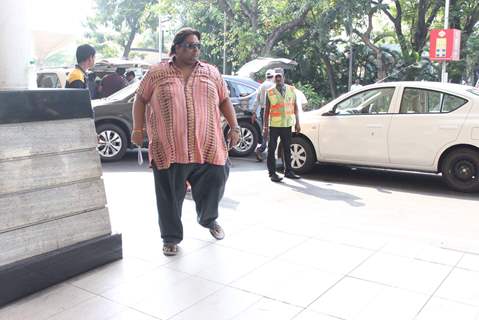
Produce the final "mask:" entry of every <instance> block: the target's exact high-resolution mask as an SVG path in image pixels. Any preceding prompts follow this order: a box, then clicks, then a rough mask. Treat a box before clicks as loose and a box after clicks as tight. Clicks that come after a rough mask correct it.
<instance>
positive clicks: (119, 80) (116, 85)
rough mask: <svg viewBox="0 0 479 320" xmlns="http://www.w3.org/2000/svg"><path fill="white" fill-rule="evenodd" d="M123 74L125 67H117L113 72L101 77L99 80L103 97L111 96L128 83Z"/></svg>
mask: <svg viewBox="0 0 479 320" xmlns="http://www.w3.org/2000/svg"><path fill="white" fill-rule="evenodd" d="M124 74H125V68H117V69H116V71H115V72H114V73H112V74H109V75H106V76H104V77H103V79H102V80H101V88H102V96H103V98H106V97H108V96H111V95H112V94H114V93H115V92H117V91H120V90H121V89H123V88H124V87H126V86H127V85H128V81H126V78H125V76H124Z"/></svg>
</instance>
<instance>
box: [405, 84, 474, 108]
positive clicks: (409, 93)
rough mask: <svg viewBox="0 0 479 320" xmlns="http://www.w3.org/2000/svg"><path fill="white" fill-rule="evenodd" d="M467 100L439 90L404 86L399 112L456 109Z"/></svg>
mask: <svg viewBox="0 0 479 320" xmlns="http://www.w3.org/2000/svg"><path fill="white" fill-rule="evenodd" d="M466 102H467V100H465V99H462V98H459V97H456V96H453V95H450V94H446V93H443V92H439V91H433V90H426V89H417V88H405V89H404V93H403V97H402V100H401V107H400V111H399V112H400V113H441V112H442V113H445V112H451V111H454V110H456V109H457V108H459V107H461V106H462V105H463V104H465V103H466Z"/></svg>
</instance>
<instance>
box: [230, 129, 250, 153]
mask: <svg viewBox="0 0 479 320" xmlns="http://www.w3.org/2000/svg"><path fill="white" fill-rule="evenodd" d="M253 141H254V137H253V132H251V131H250V130H249V129H247V128H241V135H240V141H239V142H238V144H237V145H236V146H235V147H234V149H235V150H236V151H238V152H246V151H248V150H249V149H250V148H251V146H252V145H253Z"/></svg>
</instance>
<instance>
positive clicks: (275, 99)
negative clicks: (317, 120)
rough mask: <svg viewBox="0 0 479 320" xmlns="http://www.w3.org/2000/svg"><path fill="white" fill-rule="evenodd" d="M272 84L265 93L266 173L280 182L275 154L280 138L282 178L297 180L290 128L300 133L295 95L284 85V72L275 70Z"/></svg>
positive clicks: (292, 89)
mask: <svg viewBox="0 0 479 320" xmlns="http://www.w3.org/2000/svg"><path fill="white" fill-rule="evenodd" d="M274 82H275V84H276V86H274V87H273V88H271V89H269V90H268V91H267V100H266V109H265V113H264V114H265V121H264V128H263V129H264V133H265V135H267V134H268V133H269V143H268V146H269V147H268V172H269V177H270V178H271V181H273V182H280V181H281V180H282V179H283V178H281V177H280V176H278V174H277V173H276V159H275V152H276V146H277V144H278V138H281V144H282V145H283V152H284V158H283V159H284V176H285V178H289V179H299V178H300V176H298V175H296V174H294V172H293V170H292V169H291V149H290V148H291V128H292V126H293V125H294V126H295V131H296V132H300V131H301V127H300V125H299V112H298V106H297V103H296V94H295V92H294V87H293V86H288V85H287V84H285V83H284V71H283V69H281V68H277V69H275V75H274Z"/></svg>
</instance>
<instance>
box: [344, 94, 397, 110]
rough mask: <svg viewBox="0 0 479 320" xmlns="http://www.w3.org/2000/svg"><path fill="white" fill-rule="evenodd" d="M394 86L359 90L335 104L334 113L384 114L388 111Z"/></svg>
mask: <svg viewBox="0 0 479 320" xmlns="http://www.w3.org/2000/svg"><path fill="white" fill-rule="evenodd" d="M394 90H395V88H380V89H372V90H366V91H362V92H359V93H357V94H355V95H354V96H351V97H349V98H347V99H346V100H343V101H342V102H340V103H338V104H337V105H336V113H337V114H339V115H348V114H385V113H388V111H389V106H390V105H391V100H392V97H393V95H394Z"/></svg>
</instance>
